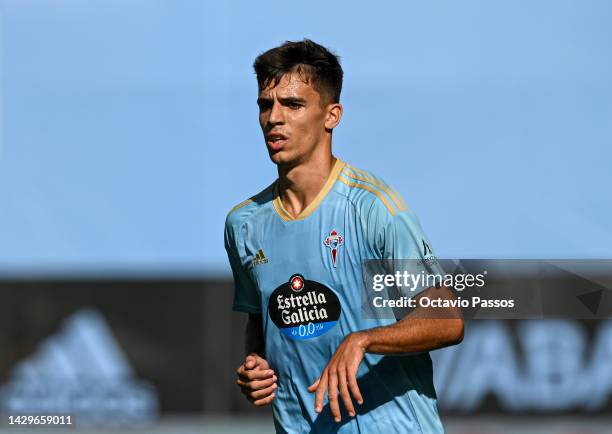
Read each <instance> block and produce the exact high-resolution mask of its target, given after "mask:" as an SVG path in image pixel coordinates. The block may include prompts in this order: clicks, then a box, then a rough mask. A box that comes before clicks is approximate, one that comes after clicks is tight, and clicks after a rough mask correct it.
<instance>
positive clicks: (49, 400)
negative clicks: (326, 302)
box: [0, 0, 612, 434]
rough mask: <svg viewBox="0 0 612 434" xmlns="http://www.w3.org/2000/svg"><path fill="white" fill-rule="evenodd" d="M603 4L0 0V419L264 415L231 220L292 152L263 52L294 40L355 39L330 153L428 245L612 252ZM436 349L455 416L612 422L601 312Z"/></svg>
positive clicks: (451, 420)
mask: <svg viewBox="0 0 612 434" xmlns="http://www.w3.org/2000/svg"><path fill="white" fill-rule="evenodd" d="M611 18H612V3H610V2H608V1H606V0H593V1H589V2H580V1H577V0H563V1H559V0H556V1H553V0H539V1H535V2H527V1H514V2H505V1H484V0H471V1H464V2H451V1H436V2H429V3H427V4H425V3H422V2H416V1H406V2H387V3H383V4H379V5H376V6H375V5H374V4H372V3H371V2H334V3H329V2H323V1H311V2H309V3H307V4H304V3H295V4H294V3H290V2H278V1H270V2H266V3H256V2H248V1H216V2H213V1H201V0H177V1H172V2H170V1H160V0H146V1H145V0H131V1H129V2H126V1H119V0H105V1H89V2H83V1H77V0H37V1H34V0H0V414H2V422H0V430H7V431H11V430H14V427H11V426H8V425H7V424H6V421H7V415H9V414H24V413H31V414H41V413H62V414H71V415H74V418H75V421H76V426H77V428H76V429H75V428H74V427H72V428H67V429H66V430H70V431H71V432H75V431H79V430H80V429H83V430H86V431H87V432H100V433H102V432H123V431H126V432H172V433H182V432H185V433H187V432H189V433H191V432H211V433H234V432H235V433H259V432H271V431H272V424H271V414H270V412H269V410H261V409H258V410H255V409H253V408H251V407H250V405H249V404H248V403H247V402H246V401H245V400H244V398H243V397H242V395H241V394H240V393H239V392H238V390H237V388H236V387H235V385H234V371H235V369H236V367H237V366H238V364H239V363H240V361H241V357H242V330H243V327H244V322H245V318H244V315H241V314H236V313H232V312H231V298H232V282H231V275H230V272H229V266H228V265H227V262H226V257H225V251H224V249H223V225H224V219H225V215H226V213H227V211H228V210H229V209H230V208H232V207H233V206H234V205H236V204H237V203H239V202H241V201H243V200H244V199H246V198H247V197H250V196H251V195H252V194H254V193H256V192H258V191H259V190H261V189H263V188H264V187H265V186H267V185H269V184H270V182H271V181H272V180H274V179H275V177H276V173H275V168H274V166H273V165H272V164H271V163H270V162H269V160H268V157H267V152H266V150H265V145H264V143H263V140H262V137H261V133H260V131H259V126H258V122H257V106H256V104H255V99H256V97H257V88H256V83H255V78H254V74H253V72H252V67H251V65H252V62H253V60H254V58H255V57H256V56H257V55H258V54H259V53H261V52H262V51H265V50H267V49H268V48H271V47H273V46H276V45H279V44H280V43H282V42H284V41H285V40H299V39H302V38H304V37H308V38H311V39H313V40H315V41H317V42H319V43H321V44H323V45H325V46H328V47H329V48H331V49H332V50H334V51H335V52H336V53H337V54H339V55H340V56H341V61H342V65H343V68H344V71H345V83H344V88H343V93H342V98H341V100H342V103H343V104H344V108H345V114H344V118H343V121H342V124H341V125H340V127H339V128H338V129H337V130H336V131H335V132H334V147H335V153H336V155H337V156H339V157H340V158H342V159H344V160H346V161H349V162H350V163H351V164H353V165H355V166H357V167H359V168H362V169H366V170H371V171H373V172H374V173H376V174H379V175H381V176H382V177H383V178H384V179H385V180H386V181H387V182H389V183H390V184H392V185H393V186H394V187H395V188H396V189H397V190H398V191H400V192H401V193H402V194H403V195H404V197H405V198H406V200H407V202H408V204H409V206H411V208H412V209H414V210H415V211H416V213H417V214H418V215H419V217H420V219H421V222H422V224H423V227H424V229H425V231H426V232H427V234H428V236H429V238H430V239H431V242H432V244H433V246H434V247H435V249H436V253H437V256H438V257H440V258H489V259H509V258H523V259H527V258H551V259H554V258H576V259H594V258H611V257H612V229H611V226H610V224H609V222H610V213H611V211H612V200H611V196H610V191H609V190H610V186H611V185H612V173H611V171H610V169H609V166H610V161H611V159H612V150H611V149H612V122H611V119H612V81H611V80H610V77H611V76H612V48H611V45H610V43H609V41H610V38H611V37H612V30H610V26H609V23H610V19H611ZM608 271H609V274H610V275H612V270H608ZM432 357H433V358H434V363H435V368H434V369H435V372H436V383H437V388H438V393H439V398H440V408H441V412H442V414H443V418H444V421H445V424H446V426H447V430H448V432H449V433H451V434H458V433H466V434H467V433H480V434H494V433H578V432H579V433H582V434H584V433H604V432H605V433H611V432H612V428H610V427H612V417H611V416H612V400H611V399H610V398H611V395H612V325H610V323H608V322H607V321H598V322H595V321H588V322H585V321H576V320H570V319H559V320H554V321H505V322H503V321H476V320H475V321H472V322H471V323H469V324H468V325H467V329H466V339H465V341H464V342H463V343H462V344H461V345H460V346H459V347H456V348H452V349H448V350H442V351H436V352H434V353H432ZM60 430H61V429H60ZM34 431H35V432H39V431H40V430H34ZM19 432H27V429H21V428H20V429H19Z"/></svg>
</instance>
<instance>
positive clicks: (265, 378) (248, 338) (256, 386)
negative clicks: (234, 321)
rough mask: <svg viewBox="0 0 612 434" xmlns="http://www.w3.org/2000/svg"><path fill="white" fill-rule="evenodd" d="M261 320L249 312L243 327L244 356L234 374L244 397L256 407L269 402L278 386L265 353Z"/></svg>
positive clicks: (257, 315) (258, 316)
mask: <svg viewBox="0 0 612 434" xmlns="http://www.w3.org/2000/svg"><path fill="white" fill-rule="evenodd" d="M264 351H265V340H264V335H263V320H262V316H261V315H259V314H253V313H250V314H249V319H248V321H247V325H246V329H245V352H246V358H245V360H244V363H243V364H242V365H240V367H239V368H238V370H237V371H236V374H237V375H238V380H237V381H236V384H238V386H240V390H241V391H242V393H243V394H244V396H246V398H247V399H248V400H249V401H250V402H251V403H252V404H253V405H255V406H256V407H261V406H263V405H267V404H270V403H271V402H272V401H273V400H274V397H275V396H276V395H275V393H274V392H275V391H276V389H277V387H278V385H277V383H276V380H277V378H276V375H275V374H274V371H273V370H272V369H270V365H268V362H267V360H266V359H265V358H264V357H265V354H264Z"/></svg>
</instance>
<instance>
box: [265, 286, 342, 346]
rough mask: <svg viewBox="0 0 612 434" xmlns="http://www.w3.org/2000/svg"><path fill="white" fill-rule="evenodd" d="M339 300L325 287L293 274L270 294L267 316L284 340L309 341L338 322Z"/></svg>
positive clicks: (340, 309)
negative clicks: (286, 338) (283, 336)
mask: <svg viewBox="0 0 612 434" xmlns="http://www.w3.org/2000/svg"><path fill="white" fill-rule="evenodd" d="M341 311H342V308H341V306H340V300H339V299H338V296H337V295H336V294H335V293H334V291H332V290H331V289H330V288H328V287H327V286H325V285H323V284H322V283H319V282H316V281H314V280H306V279H304V276H302V275H301V274H294V275H293V276H291V278H289V281H287V282H286V283H283V284H282V285H280V286H279V287H278V288H276V289H275V290H274V292H272V294H271V295H270V300H269V301H268V314H269V315H270V319H272V322H273V323H274V324H276V326H277V327H278V328H279V330H280V331H281V333H283V334H284V335H285V336H287V337H289V338H291V339H296V340H303V339H311V338H315V337H317V336H321V335H323V334H325V333H327V332H328V331H329V330H331V329H332V328H333V327H334V326H335V325H336V323H337V322H338V319H339V318H340V312H341Z"/></svg>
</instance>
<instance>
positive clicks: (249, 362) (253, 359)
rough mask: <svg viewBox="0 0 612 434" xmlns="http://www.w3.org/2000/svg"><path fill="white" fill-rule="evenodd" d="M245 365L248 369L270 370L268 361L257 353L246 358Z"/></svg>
mask: <svg viewBox="0 0 612 434" xmlns="http://www.w3.org/2000/svg"><path fill="white" fill-rule="evenodd" d="M244 365H245V366H246V368H247V369H261V370H265V369H270V366H269V365H268V361H267V360H266V359H264V358H263V357H260V356H259V355H258V354H255V353H252V354H249V355H248V356H246V358H245V359H244Z"/></svg>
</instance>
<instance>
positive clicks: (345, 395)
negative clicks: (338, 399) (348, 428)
mask: <svg viewBox="0 0 612 434" xmlns="http://www.w3.org/2000/svg"><path fill="white" fill-rule="evenodd" d="M346 377H347V373H346V370H345V369H341V370H340V371H338V387H339V389H340V396H342V402H344V408H346V411H347V412H348V415H349V416H350V417H353V416H355V408H354V407H353V400H352V399H351V396H350V395H349V390H348V385H347V379H346Z"/></svg>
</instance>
